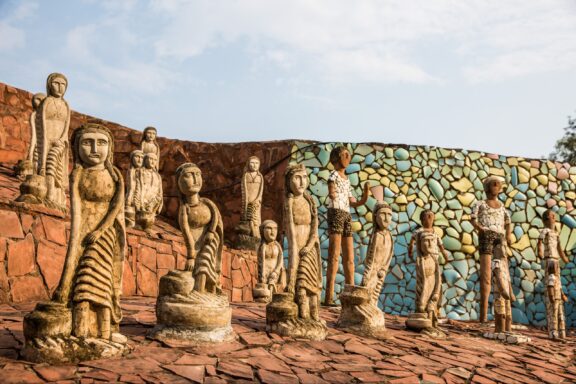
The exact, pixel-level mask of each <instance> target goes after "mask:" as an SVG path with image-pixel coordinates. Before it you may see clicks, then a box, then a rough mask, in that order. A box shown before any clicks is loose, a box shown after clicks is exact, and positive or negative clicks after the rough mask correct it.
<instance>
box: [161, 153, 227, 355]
mask: <svg viewBox="0 0 576 384" xmlns="http://www.w3.org/2000/svg"><path fill="white" fill-rule="evenodd" d="M176 179H177V184H178V194H179V197H180V207H179V209H178V223H179V224H180V229H181V230H182V235H183V236H184V241H185V243H186V250H187V259H186V264H185V268H184V270H183V271H180V270H172V271H170V272H168V274H167V275H165V276H163V277H162V278H161V279H160V289H159V294H158V299H157V301H156V317H157V319H158V325H157V326H156V327H155V328H154V329H153V330H152V332H151V333H150V337H152V338H154V339H157V340H161V341H168V342H173V343H178V344H191V345H194V344H198V343H204V342H222V341H229V340H233V339H234V338H235V335H234V332H233V330H232V327H231V325H230V324H231V319H232V310H231V309H230V306H229V304H228V297H227V296H226V295H225V294H222V288H221V285H220V278H221V275H222V271H221V267H222V246H223V243H224V230H223V224H222V217H221V216H220V211H219V210H218V208H217V207H216V205H215V204H214V203H213V202H212V201H211V200H209V199H206V198H203V197H200V195H199V192H200V189H201V188H202V172H201V171H200V169H199V168H198V167H197V166H196V165H195V164H192V163H185V164H182V165H181V166H180V167H178V169H176Z"/></svg>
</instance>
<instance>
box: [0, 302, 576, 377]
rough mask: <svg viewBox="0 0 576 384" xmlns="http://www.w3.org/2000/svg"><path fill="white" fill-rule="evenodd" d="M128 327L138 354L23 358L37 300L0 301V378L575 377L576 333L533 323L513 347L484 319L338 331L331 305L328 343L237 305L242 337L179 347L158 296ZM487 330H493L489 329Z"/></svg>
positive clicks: (253, 307)
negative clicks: (280, 332)
mask: <svg viewBox="0 0 576 384" xmlns="http://www.w3.org/2000/svg"><path fill="white" fill-rule="evenodd" d="M122 306H123V309H124V320H123V322H122V333H124V334H125V335H128V336H129V338H130V340H131V344H132V346H133V348H134V349H133V351H132V353H131V354H130V355H128V356H126V357H124V358H122V359H117V360H98V361H90V362H84V363H81V364H78V365H66V366H47V365H42V364H31V363H27V362H25V361H21V360H18V351H19V348H20V346H21V345H22V343H23V335H22V317H23V315H24V314H25V313H26V312H27V311H29V310H30V309H31V308H33V304H27V305H15V306H9V305H6V304H2V305H0V367H2V368H1V369H0V383H4V384H8V383H41V382H53V381H58V382H61V383H74V382H79V383H93V382H125V383H189V382H198V383H202V382H203V383H226V382H236V383H243V382H244V383H246V382H262V383H271V384H281V383H298V382H300V383H356V382H382V383H402V384H410V383H415V384H418V383H448V384H450V383H482V384H485V383H495V382H502V383H537V382H546V383H560V382H564V383H574V382H576V364H575V360H574V352H575V346H576V338H575V337H574V335H572V336H571V337H570V338H569V341H568V342H566V343H556V342H551V341H549V340H548V339H546V333H545V332H543V331H540V330H535V329H528V330H524V331H522V333H524V334H526V335H529V336H530V337H531V338H532V342H531V343H530V344H529V345H524V346H507V345H504V344H500V343H499V342H496V341H492V340H486V339H483V338H481V337H480V334H481V332H482V330H483V329H481V328H480V326H479V325H478V324H477V323H462V322H450V323H449V324H446V325H445V326H444V329H445V330H446V331H447V332H448V333H449V338H448V339H446V340H441V341H437V340H431V339H427V338H424V337H421V336H419V335H417V334H414V333H411V332H408V331H406V330H405V329H404V328H403V322H404V319H403V318H400V317H391V316H387V325H388V328H389V329H390V333H391V335H392V336H394V339H393V340H389V341H386V342H381V341H376V340H373V339H367V338H360V337H357V336H354V335H351V334H348V333H344V332H341V331H338V330H336V329H334V322H335V320H336V318H337V312H336V311H334V310H330V311H329V310H323V313H322V316H323V317H324V318H325V319H326V320H327V321H328V324H329V326H330V334H329V336H328V338H327V339H326V340H325V341H322V342H309V341H303V340H294V339H290V338H282V337H279V336H276V335H272V334H267V333H266V332H265V319H264V313H265V312H264V311H265V309H264V306H263V305H260V304H252V303H250V304H234V314H233V323H234V329H235V330H236V332H237V333H238V336H239V338H238V341H237V342H233V343H227V344H222V345H218V346H211V347H200V348H176V347H172V348H171V347H168V346H166V345H161V344H160V343H158V342H155V341H150V340H147V339H146V338H145V334H146V331H147V330H148V329H149V328H150V327H151V326H152V325H153V324H154V322H155V315H154V299H151V298H126V299H124V300H123V303H122ZM484 330H485V329H484Z"/></svg>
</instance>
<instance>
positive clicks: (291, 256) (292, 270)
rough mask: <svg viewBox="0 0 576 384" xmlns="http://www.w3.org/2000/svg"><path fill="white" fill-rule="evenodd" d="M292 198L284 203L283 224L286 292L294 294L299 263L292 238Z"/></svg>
mask: <svg viewBox="0 0 576 384" xmlns="http://www.w3.org/2000/svg"><path fill="white" fill-rule="evenodd" d="M292 203H293V198H292V197H288V198H287V199H286V202H285V203H284V223H285V230H286V237H287V238H288V286H287V291H288V292H289V293H292V294H294V293H295V292H296V272H297V270H298V264H299V262H300V256H299V254H298V247H297V244H296V240H295V239H293V236H294V232H295V230H294V219H293V216H292Z"/></svg>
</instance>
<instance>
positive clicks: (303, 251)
mask: <svg viewBox="0 0 576 384" xmlns="http://www.w3.org/2000/svg"><path fill="white" fill-rule="evenodd" d="M308 253H310V248H308V247H304V248H302V249H301V250H300V256H306V255H307V254H308Z"/></svg>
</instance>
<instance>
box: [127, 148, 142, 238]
mask: <svg viewBox="0 0 576 384" xmlns="http://www.w3.org/2000/svg"><path fill="white" fill-rule="evenodd" d="M143 165H144V152H142V151H141V150H139V149H136V150H134V151H132V152H131V153H130V169H128V172H127V174H126V207H125V215H126V226H127V227H128V228H132V227H134V225H135V221H136V208H135V206H136V201H138V200H140V195H141V193H142V185H141V183H140V173H141V172H142V166H143Z"/></svg>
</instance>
